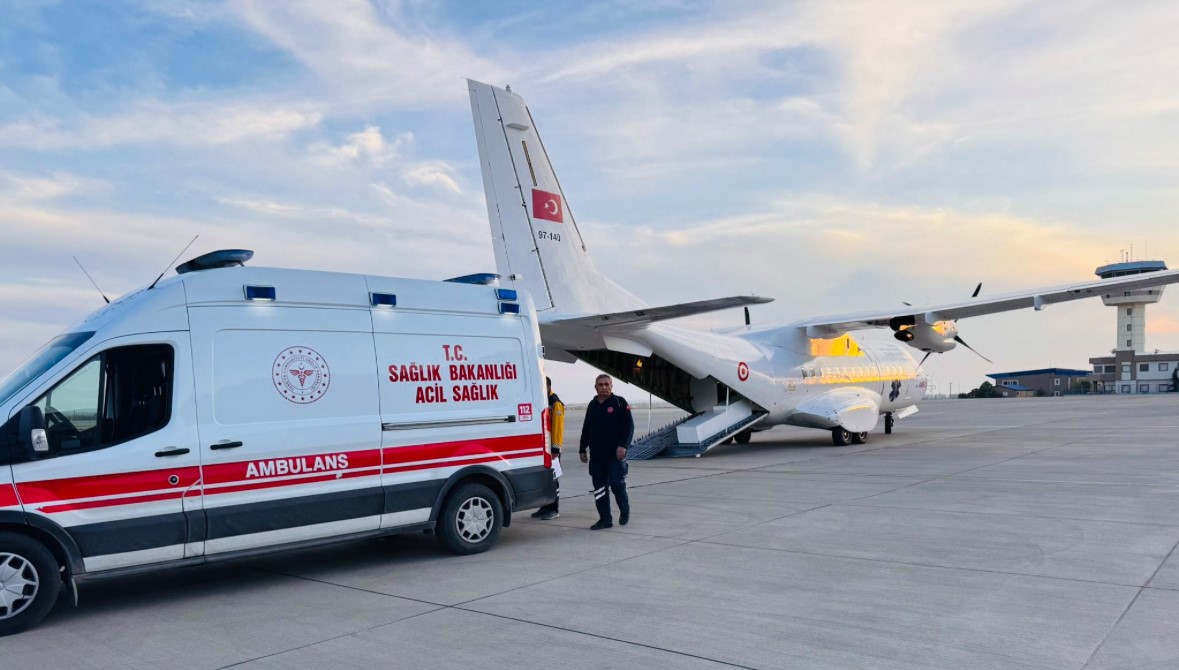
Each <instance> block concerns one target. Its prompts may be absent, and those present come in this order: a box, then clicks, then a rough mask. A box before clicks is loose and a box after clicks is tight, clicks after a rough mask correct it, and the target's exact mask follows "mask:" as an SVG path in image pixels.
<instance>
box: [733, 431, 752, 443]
mask: <svg viewBox="0 0 1179 670" xmlns="http://www.w3.org/2000/svg"><path fill="white" fill-rule="evenodd" d="M733 439H734V440H736V442H737V444H749V441H750V440H752V439H753V431H752V430H748V429H746V430H743V431H741V432H740V433H737V434H736V435H734V436H733Z"/></svg>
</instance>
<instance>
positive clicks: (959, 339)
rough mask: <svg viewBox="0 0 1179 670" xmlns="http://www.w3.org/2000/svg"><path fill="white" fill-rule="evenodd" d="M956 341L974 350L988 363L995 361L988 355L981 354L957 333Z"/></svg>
mask: <svg viewBox="0 0 1179 670" xmlns="http://www.w3.org/2000/svg"><path fill="white" fill-rule="evenodd" d="M954 341H955V342H957V343H958V344H961V345H962V346H964V347H966V348H967V349H969V350H971V351H973V352H974V353H976V354H978V357H979V358H981V359H983V360H984V361H986V362H988V363H994V362H995V361H992V360H991V359H989V358H987V357H986V356H983V355H982V354H979V353H978V351H977V350H976V349H975V348H974V347H972V346H970V345H969V344H966V340H964V339H962V338H961V337H958V336H957V335H955V336H954Z"/></svg>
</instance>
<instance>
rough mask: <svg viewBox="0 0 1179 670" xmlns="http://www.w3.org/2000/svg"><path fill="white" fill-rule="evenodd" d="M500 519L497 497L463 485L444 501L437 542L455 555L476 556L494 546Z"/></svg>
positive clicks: (501, 506) (484, 487)
mask: <svg viewBox="0 0 1179 670" xmlns="http://www.w3.org/2000/svg"><path fill="white" fill-rule="evenodd" d="M503 519H504V514H503V505H501V504H500V502H499V496H497V495H495V493H492V491H491V489H489V488H487V487H486V486H484V485H482V484H464V485H462V486H460V487H459V488H458V489H457V490H456V491H455V492H454V493H451V494H450V497H449V498H447V499H446V505H444V506H443V508H442V514H441V516H439V517H438V539H439V540H441V541H442V544H443V545H444V546H445V547H446V548H447V549H449V550H450V551H452V552H454V553H456V554H478V553H479V552H483V551H487V550H488V549H490V548H491V545H493V544H495V540H496V538H498V537H499V531H500V529H501V528H502V527H503V523H504V521H503Z"/></svg>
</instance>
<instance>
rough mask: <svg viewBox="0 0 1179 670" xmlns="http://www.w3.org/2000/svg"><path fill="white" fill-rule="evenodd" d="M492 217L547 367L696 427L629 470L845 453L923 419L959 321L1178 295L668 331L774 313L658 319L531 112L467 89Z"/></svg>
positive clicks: (1152, 278) (1023, 296)
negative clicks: (596, 372)
mask: <svg viewBox="0 0 1179 670" xmlns="http://www.w3.org/2000/svg"><path fill="white" fill-rule="evenodd" d="M468 88H469V90H470V95H471V110H472V113H473V116H474V121H475V135H476V139H477V140H478V145H479V159H480V164H481V167H482V171H483V187H484V191H485V193H486V196H487V212H488V216H489V218H490V221H491V232H492V238H493V244H494V247H495V262H496V268H497V271H498V272H499V274H500V282H501V285H503V286H506V287H511V288H519V289H526V290H528V291H529V292H531V294H532V298H533V300H534V301H535V303H536V309H537V313H538V315H539V323H540V330H541V336H542V340H543V342H544V347H545V357H546V358H548V359H551V360H556V361H564V362H574V361H576V360H582V361H585V362H586V363H589V364H590V365H592V366H594V367H596V368H599V369H601V370H603V371H605V372H607V373H609V374H611V375H613V376H615V377H616V378H618V379H621V380H622V381H625V382H627V383H630V384H634V385H635V386H638V387H640V388H642V389H644V390H647V391H650V392H651V393H652V394H654V395H656V396H658V397H660V398H662V399H664V400H666V401H668V402H670V403H672V404H673V405H675V406H677V407H679V408H681V409H683V410H685V411H687V412H688V413H689V414H690V415H691V416H690V417H689V418H687V419H685V420H684V421H682V422H680V423H678V424H673V425H671V426H668V427H665V428H664V429H662V430H660V431H657V432H656V433H653V434H651V435H648V436H646V437H645V438H642V439H640V440H637V441H636V443H635V445H634V446H633V447H632V449H631V453H630V457H631V458H649V457H650V456H652V455H655V454H657V453H660V452H663V453H666V454H667V455H699V454H702V453H703V452H704V451H706V450H707V449H709V448H710V447H712V446H714V445H716V444H719V443H721V442H724V441H726V440H729V439H730V438H734V439H735V440H736V441H737V442H739V443H745V442H748V441H749V438H750V435H751V433H752V432H753V431H756V430H764V429H766V428H769V427H771V426H774V425H778V424H788V425H792V426H805V427H810V428H819V429H822V430H827V431H830V433H831V437H832V441H833V442H834V443H835V444H836V445H844V444H848V443H863V442H864V441H865V440H866V439H867V437H868V431H870V430H872V429H874V428H875V427H876V425H877V423H878V421H879V419H880V417H881V416H883V417H884V432H885V433H891V432H892V429H893V424H894V422H895V421H896V420H898V419H902V418H904V417H906V416H909V415H911V414H913V413H914V412H916V411H917V406H916V404H917V402H918V401H919V400H921V399H922V398H923V397H924V395H925V392H926V389H927V379H926V377H925V375H924V374H923V372H922V369H921V363H922V362H924V360H925V359H924V358H922V359H921V361H920V362H919V361H918V360H917V359H915V358H914V357H913V356H912V355H910V353H909V352H910V351H911V350H918V351H924V352H926V357H928V356H929V355H930V354H931V353H943V352H947V351H950V350H951V349H953V348H954V347H955V346H956V345H958V344H962V345H964V346H966V347H967V348H969V345H966V343H965V342H964V341H963V340H962V338H961V337H959V335H958V328H957V325H956V322H957V321H958V320H959V319H962V318H965V317H970V316H979V315H983V314H994V313H997V312H1005V311H1009V310H1014V309H1021V308H1026V307H1033V308H1035V309H1037V310H1039V309H1041V308H1042V307H1044V306H1045V305H1049V304H1052V303H1057V302H1064V301H1067V300H1076V299H1080V298H1096V297H1099V296H1102V295H1108V294H1110V293H1112V292H1114V291H1118V292H1124V291H1138V290H1141V291H1148V290H1154V289H1156V288H1157V287H1159V286H1162V285H1164V284H1171V283H1175V282H1179V270H1171V271H1158V272H1152V273H1149V274H1140V275H1131V276H1126V277H1118V278H1114V279H1106V280H1100V281H1085V282H1079V283H1076V284H1069V285H1065V286H1055V287H1050V288H1042V289H1036V290H1030V291H1023V292H1019V293H1009V294H1005V295H998V296H991V297H984V298H978V297H977V293H978V290H977V289H976V290H975V297H972V299H970V300H965V301H962V302H956V303H947V304H938V305H928V306H919V307H914V306H907V305H906V306H903V307H901V308H897V309H883V310H878V311H871V312H863V313H851V314H840V315H836V316H820V317H814V318H806V319H800V320H798V321H793V322H789V323H779V324H771V325H757V326H750V325H748V311H747V312H746V325H745V326H741V327H736V328H731V329H727V330H722V331H706V330H698V329H691V328H685V327H679V326H676V325H673V324H671V323H667V321H668V320H670V319H675V318H678V317H682V316H688V315H691V314H701V313H704V312H711V311H714V310H720V309H728V308H733V307H740V306H743V305H749V304H754V303H764V302H769V301H770V300H771V298H765V297H759V296H735V297H729V298H719V299H714V300H702V301H698V302H688V303H681V304H677V305H667V306H659V307H652V306H648V305H647V304H646V303H644V302H643V301H641V300H640V299H638V298H636V297H635V296H633V295H631V294H630V293H629V292H627V291H626V290H624V289H622V288H621V287H619V286H617V285H616V284H614V283H613V282H611V281H610V280H609V279H607V278H606V277H603V276H602V275H601V274H599V273H598V272H597V271H596V270H595V269H594V265H593V263H592V262H591V260H590V256H589V253H588V251H587V249H586V245H585V241H584V240H583V239H582V237H581V232H580V230H579V229H578V227H577V222H576V221H574V219H573V216H572V214H571V213H570V212H569V210H568V209H567V207H566V205H565V203H566V200H565V195H564V193H563V192H562V190H561V185H560V183H559V182H558V181H557V177H556V174H555V173H554V171H553V167H552V165H551V164H550V162H549V157H548V152H547V150H546V149H545V146H544V145H543V144H542V143H541V139H540V135H539V134H538V132H537V129H536V125H535V123H534V122H533V118H532V115H531V113H530V112H529V110H528V106H527V105H526V104H525V102H524V99H523V98H521V97H520V96H519V95H517V94H516V93H513V92H512V91H511V89H510V87H509V88H497V87H494V86H490V85H487V84H482V83H479V82H475V81H470V80H468ZM868 328H888V329H891V330H892V331H893V334H894V337H895V338H896V340H897V341H896V342H895V343H893V342H866V343H862V344H861V343H859V342H857V341H856V340H855V338H854V337H852V335H851V332H852V331H856V330H861V329H868Z"/></svg>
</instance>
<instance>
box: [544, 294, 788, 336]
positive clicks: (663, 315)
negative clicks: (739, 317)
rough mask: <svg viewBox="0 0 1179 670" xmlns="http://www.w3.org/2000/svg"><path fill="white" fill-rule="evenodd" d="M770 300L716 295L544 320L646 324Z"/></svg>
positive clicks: (597, 325)
mask: <svg viewBox="0 0 1179 670" xmlns="http://www.w3.org/2000/svg"><path fill="white" fill-rule="evenodd" d="M773 300H774V299H773V298H766V297H763V296H757V295H737V296H732V297H729V298H716V299H715V300H697V301H695V302H682V303H679V304H678V305H667V306H664V307H643V308H640V309H633V310H628V311H625V312H613V313H610V314H594V315H592V316H575V317H570V318H565V319H556V320H554V321H549V322H547V325H554V326H574V327H582V328H608V327H613V326H633V325H640V324H647V323H651V322H653V321H664V320H666V319H678V318H680V317H682V316H691V315H693V314H705V313H707V312H715V311H717V310H721V309H730V308H733V307H741V306H744V305H759V304H762V303H767V302H773Z"/></svg>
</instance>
